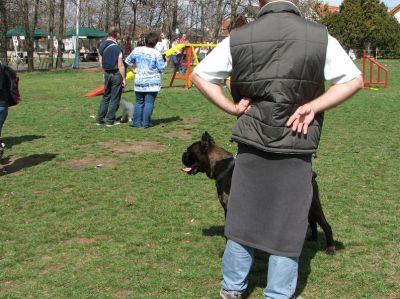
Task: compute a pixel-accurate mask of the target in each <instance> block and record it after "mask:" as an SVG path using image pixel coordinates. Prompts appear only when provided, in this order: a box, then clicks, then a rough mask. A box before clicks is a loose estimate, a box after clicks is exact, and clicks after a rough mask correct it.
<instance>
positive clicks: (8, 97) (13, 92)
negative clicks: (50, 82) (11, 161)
mask: <svg viewBox="0 0 400 299" xmlns="http://www.w3.org/2000/svg"><path fill="white" fill-rule="evenodd" d="M18 80H19V78H18V75H17V73H16V72H15V71H14V70H13V69H12V68H11V67H9V66H6V65H3V64H1V63H0V159H1V157H2V156H3V153H4V149H5V147H6V145H5V144H4V142H3V140H2V138H1V136H2V135H1V131H2V129H3V125H4V123H5V121H6V119H7V116H8V108H9V107H11V106H14V105H17V104H18V103H19V101H20V94H19V89H18Z"/></svg>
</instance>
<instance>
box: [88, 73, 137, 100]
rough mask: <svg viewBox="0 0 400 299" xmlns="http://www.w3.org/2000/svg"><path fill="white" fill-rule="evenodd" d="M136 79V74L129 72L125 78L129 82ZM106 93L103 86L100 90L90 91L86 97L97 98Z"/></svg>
mask: <svg viewBox="0 0 400 299" xmlns="http://www.w3.org/2000/svg"><path fill="white" fill-rule="evenodd" d="M133 77H135V73H134V72H127V73H126V76H125V80H129V79H131V78H133ZM103 93H104V86H101V87H99V88H96V89H94V90H92V91H89V92H88V93H87V94H85V97H95V96H99V95H101V94H103Z"/></svg>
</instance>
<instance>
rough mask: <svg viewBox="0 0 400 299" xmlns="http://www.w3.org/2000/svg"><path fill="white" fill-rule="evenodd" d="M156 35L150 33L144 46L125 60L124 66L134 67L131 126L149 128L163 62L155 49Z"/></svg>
mask: <svg viewBox="0 0 400 299" xmlns="http://www.w3.org/2000/svg"><path fill="white" fill-rule="evenodd" d="M157 41H158V35H157V34H156V33H154V32H150V33H148V34H147V35H146V36H145V44H146V45H145V46H143V47H136V48H135V49H134V50H133V51H132V53H131V54H129V55H128V57H127V58H126V59H125V62H126V64H128V65H129V66H135V67H136V69H137V70H136V76H135V82H134V90H135V95H136V103H135V109H134V112H133V120H132V126H133V127H136V128H140V127H143V128H149V127H150V126H151V115H152V114H153V109H154V102H155V100H156V97H157V94H158V92H159V91H160V89H161V74H162V73H163V72H164V70H165V62H164V60H163V58H162V56H161V54H160V52H159V51H157V50H156V49H155V46H156V44H157Z"/></svg>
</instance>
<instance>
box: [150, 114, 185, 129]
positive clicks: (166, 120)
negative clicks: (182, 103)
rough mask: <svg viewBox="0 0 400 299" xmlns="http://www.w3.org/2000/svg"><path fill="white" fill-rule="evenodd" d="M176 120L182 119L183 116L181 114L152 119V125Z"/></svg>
mask: <svg viewBox="0 0 400 299" xmlns="http://www.w3.org/2000/svg"><path fill="white" fill-rule="evenodd" d="M176 121H182V118H181V117H180V116H172V117H167V118H159V119H153V120H152V121H151V125H152V127H155V126H159V125H162V124H166V123H170V122H176Z"/></svg>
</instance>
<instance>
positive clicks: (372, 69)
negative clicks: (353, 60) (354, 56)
mask: <svg viewBox="0 0 400 299" xmlns="http://www.w3.org/2000/svg"><path fill="white" fill-rule="evenodd" d="M362 61H363V66H362V75H363V80H364V88H370V89H372V90H376V87H371V86H383V87H384V88H386V87H387V86H388V77H389V71H388V70H387V69H386V68H384V67H383V66H382V65H381V64H379V63H378V62H377V61H376V60H375V58H373V57H372V56H368V55H367V53H366V52H365V51H364V53H363V57H362ZM367 72H368V74H367ZM382 72H383V73H384V76H385V79H384V80H383V81H382V80H381V77H382V76H381V73H382ZM374 73H376V75H375V76H374ZM367 75H368V76H367Z"/></svg>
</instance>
